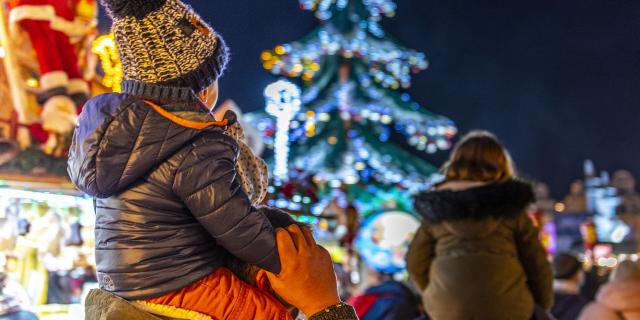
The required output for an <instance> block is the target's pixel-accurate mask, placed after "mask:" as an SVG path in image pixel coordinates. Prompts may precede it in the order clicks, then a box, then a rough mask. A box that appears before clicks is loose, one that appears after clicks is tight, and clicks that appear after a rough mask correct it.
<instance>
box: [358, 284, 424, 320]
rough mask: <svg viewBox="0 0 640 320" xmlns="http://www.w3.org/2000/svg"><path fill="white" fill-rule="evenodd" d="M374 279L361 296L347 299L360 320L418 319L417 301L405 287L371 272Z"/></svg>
mask: <svg viewBox="0 0 640 320" xmlns="http://www.w3.org/2000/svg"><path fill="white" fill-rule="evenodd" d="M372 276H373V277H374V278H375V280H374V284H373V285H371V286H370V287H369V288H368V289H367V290H365V292H364V293H363V294H361V295H358V296H355V297H352V298H351V299H349V301H348V302H349V304H351V305H352V306H354V308H355V309H356V313H357V314H358V317H360V319H361V320H415V319H417V318H418V317H420V315H421V313H420V309H419V305H420V303H419V301H418V299H416V296H415V295H414V293H413V292H412V291H411V289H409V288H408V287H407V286H406V285H404V284H403V283H401V282H398V281H395V280H394V279H393V276H392V275H389V274H384V273H378V272H373V273H372Z"/></svg>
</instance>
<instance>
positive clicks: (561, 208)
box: [553, 202, 567, 212]
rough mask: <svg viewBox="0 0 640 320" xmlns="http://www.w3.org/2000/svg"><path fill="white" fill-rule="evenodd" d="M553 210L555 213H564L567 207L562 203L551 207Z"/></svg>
mask: <svg viewBox="0 0 640 320" xmlns="http://www.w3.org/2000/svg"><path fill="white" fill-rule="evenodd" d="M553 208H554V209H555V210H556V212H564V210H566V209H567V206H565V204H564V203H562V202H558V203H556V205H555V206H553Z"/></svg>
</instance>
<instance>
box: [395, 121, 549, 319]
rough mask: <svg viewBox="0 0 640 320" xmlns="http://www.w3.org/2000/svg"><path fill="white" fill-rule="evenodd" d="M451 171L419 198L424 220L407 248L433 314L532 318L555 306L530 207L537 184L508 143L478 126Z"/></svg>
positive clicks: (454, 155)
mask: <svg viewBox="0 0 640 320" xmlns="http://www.w3.org/2000/svg"><path fill="white" fill-rule="evenodd" d="M444 174H445V180H444V181H443V182H442V183H441V184H439V185H438V186H436V187H435V188H434V189H433V190H430V191H427V192H423V193H421V194H419V195H418V196H417V197H416V199H415V206H416V210H417V211H418V213H419V214H420V215H422V217H423V219H424V220H423V224H422V226H421V227H420V229H419V230H418V232H417V234H416V236H415V238H414V240H413V242H412V244H411V247H410V249H409V253H408V256H407V264H408V270H409V274H410V275H411V278H412V280H413V281H414V282H415V284H416V286H417V287H418V288H419V289H420V290H421V291H422V297H423V300H424V304H425V307H426V310H427V312H428V313H429V315H430V316H431V318H433V319H435V320H441V319H492V320H499V319H523V320H524V319H531V318H532V317H533V315H534V309H535V307H536V306H539V307H542V308H544V309H546V310H548V309H550V308H551V305H552V300H553V291H552V272H551V267H550V264H549V262H548V261H547V258H546V253H545V250H544V249H543V247H542V245H541V243H540V242H539V240H538V231H537V230H536V228H535V227H534V226H533V223H532V221H531V220H530V218H529V217H528V215H527V208H528V206H529V205H530V204H531V203H532V202H533V201H534V200H535V199H534V198H535V197H534V193H533V189H532V186H531V185H530V184H528V183H525V182H522V181H520V180H517V179H516V177H515V175H514V169H513V165H512V162H511V159H510V156H509V154H508V152H507V150H505V149H504V147H503V146H502V145H501V144H500V142H499V141H498V140H497V139H496V137H495V136H494V135H492V134H491V133H488V132H483V131H474V132H471V133H469V134H468V135H467V136H465V137H464V138H463V139H462V141H460V143H459V144H458V145H457V146H456V148H455V150H454V151H453V153H452V155H451V159H450V161H449V162H448V163H447V164H446V165H445V167H444Z"/></svg>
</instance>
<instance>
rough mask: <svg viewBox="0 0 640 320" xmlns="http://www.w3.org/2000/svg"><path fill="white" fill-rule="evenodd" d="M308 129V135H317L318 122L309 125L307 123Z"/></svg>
mask: <svg viewBox="0 0 640 320" xmlns="http://www.w3.org/2000/svg"><path fill="white" fill-rule="evenodd" d="M306 129H307V130H306V135H307V137H309V138H311V137H313V136H315V135H316V124H315V123H310V124H309V125H307V128H306Z"/></svg>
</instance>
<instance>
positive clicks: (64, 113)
mask: <svg viewBox="0 0 640 320" xmlns="http://www.w3.org/2000/svg"><path fill="white" fill-rule="evenodd" d="M10 8H11V11H10V15H9V21H10V26H11V30H12V34H13V35H17V34H19V31H20V30H19V29H18V28H20V29H22V30H24V31H25V33H26V34H27V35H28V37H29V39H30V40H31V44H32V46H33V50H34V52H35V54H36V57H37V61H38V64H39V69H40V70H39V72H40V81H39V83H40V87H39V93H38V95H37V99H38V103H40V104H41V105H42V111H41V113H40V119H41V129H43V130H44V132H45V134H44V135H43V134H42V132H37V131H38V130H39V129H40V128H39V126H38V125H36V126H31V130H32V135H33V136H34V137H35V138H36V140H37V139H38V138H40V139H42V137H43V136H44V137H46V142H45V148H44V150H45V151H46V152H48V153H55V152H56V150H58V151H59V150H60V145H61V144H62V142H61V141H62V140H61V139H62V137H65V136H68V135H69V133H70V132H72V130H73V128H74V127H75V123H76V121H77V114H78V113H79V111H80V108H81V107H82V105H83V104H84V102H85V101H86V100H87V99H88V98H89V85H88V83H87V82H86V81H85V80H84V79H83V77H82V73H81V72H80V68H79V66H78V55H77V51H76V48H75V46H74V45H73V42H72V39H74V38H81V37H83V36H85V35H87V34H88V33H89V32H90V31H91V30H92V29H93V28H94V27H95V12H96V9H95V8H96V3H95V0H11V2H10Z"/></svg>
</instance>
